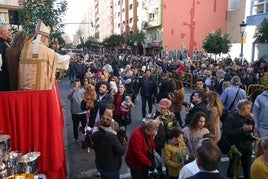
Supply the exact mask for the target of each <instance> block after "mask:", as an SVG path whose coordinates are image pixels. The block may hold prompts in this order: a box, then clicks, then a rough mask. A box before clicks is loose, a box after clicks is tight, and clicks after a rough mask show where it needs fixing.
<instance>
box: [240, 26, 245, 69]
mask: <svg viewBox="0 0 268 179" xmlns="http://www.w3.org/2000/svg"><path fill="white" fill-rule="evenodd" d="M246 26H247V24H246V23H245V22H244V21H242V23H241V24H240V33H241V51H240V58H241V65H242V60H243V38H244V34H245V31H246Z"/></svg>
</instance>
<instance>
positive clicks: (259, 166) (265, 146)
mask: <svg viewBox="0 0 268 179" xmlns="http://www.w3.org/2000/svg"><path fill="white" fill-rule="evenodd" d="M250 176H251V179H259V178H268V136H265V137H263V138H261V139H260V140H259V142H258V146H257V151H256V159H255V160H254V162H253V163H252V165H251V168H250Z"/></svg>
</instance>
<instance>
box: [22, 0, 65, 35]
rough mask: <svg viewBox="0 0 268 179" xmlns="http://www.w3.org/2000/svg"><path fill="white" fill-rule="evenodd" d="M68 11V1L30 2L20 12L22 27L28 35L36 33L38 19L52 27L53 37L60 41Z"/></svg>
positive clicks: (30, 0)
mask: <svg viewBox="0 0 268 179" xmlns="http://www.w3.org/2000/svg"><path fill="white" fill-rule="evenodd" d="M66 9H67V1H66V0H61V1H57V0H28V1H27V2H25V3H24V7H23V8H22V9H20V10H19V17H20V21H21V25H22V27H23V29H24V31H26V32H27V33H28V34H30V35H31V34H32V35H33V34H34V33H35V26H36V23H37V20H38V19H41V20H42V21H43V22H44V24H46V25H47V26H49V27H51V36H52V37H53V38H57V39H58V40H60V37H61V34H62V33H63V27H64V25H63V24H62V17H63V16H64V15H65V11H66Z"/></svg>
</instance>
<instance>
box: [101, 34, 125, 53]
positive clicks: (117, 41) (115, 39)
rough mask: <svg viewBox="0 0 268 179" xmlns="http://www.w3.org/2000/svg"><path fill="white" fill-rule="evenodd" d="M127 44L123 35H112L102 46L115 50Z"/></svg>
mask: <svg viewBox="0 0 268 179" xmlns="http://www.w3.org/2000/svg"><path fill="white" fill-rule="evenodd" d="M124 42H125V39H124V37H123V36H122V35H116V34H115V35H111V36H110V37H108V38H106V39H104V40H103V42H102V44H103V45H104V46H107V47H110V48H111V49H114V48H115V47H118V46H121V45H122V44H123V43H124Z"/></svg>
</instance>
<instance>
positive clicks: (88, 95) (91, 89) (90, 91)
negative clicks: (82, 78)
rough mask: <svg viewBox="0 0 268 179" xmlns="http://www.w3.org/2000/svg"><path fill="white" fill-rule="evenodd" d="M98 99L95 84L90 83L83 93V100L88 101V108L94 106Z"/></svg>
mask: <svg viewBox="0 0 268 179" xmlns="http://www.w3.org/2000/svg"><path fill="white" fill-rule="evenodd" d="M96 99H97V94H96V91H95V86H93V85H91V84H89V85H88V86H87V87H86V91H85V93H84V95H83V100H84V101H86V109H93V108H94V101H95V100H96Z"/></svg>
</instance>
